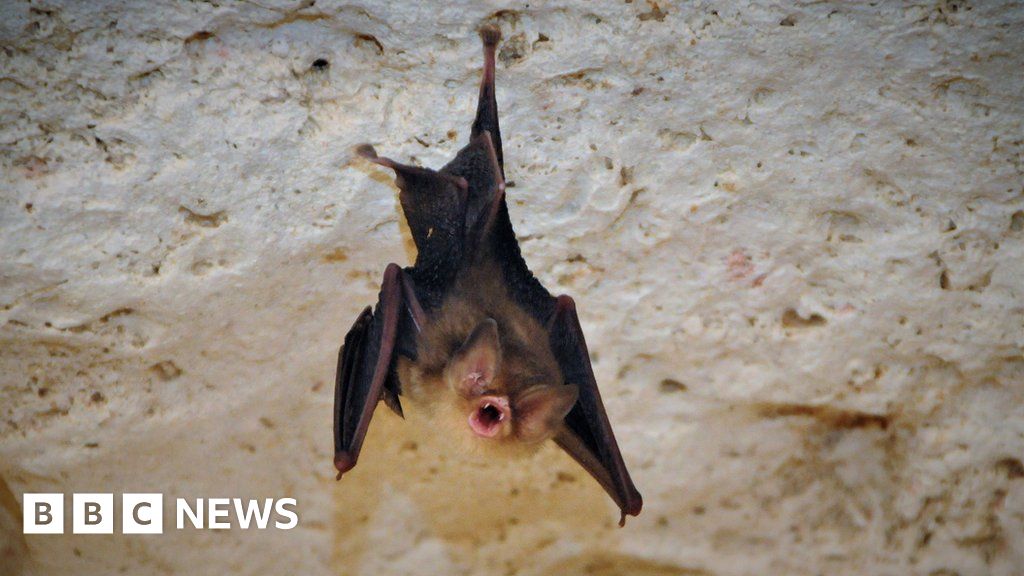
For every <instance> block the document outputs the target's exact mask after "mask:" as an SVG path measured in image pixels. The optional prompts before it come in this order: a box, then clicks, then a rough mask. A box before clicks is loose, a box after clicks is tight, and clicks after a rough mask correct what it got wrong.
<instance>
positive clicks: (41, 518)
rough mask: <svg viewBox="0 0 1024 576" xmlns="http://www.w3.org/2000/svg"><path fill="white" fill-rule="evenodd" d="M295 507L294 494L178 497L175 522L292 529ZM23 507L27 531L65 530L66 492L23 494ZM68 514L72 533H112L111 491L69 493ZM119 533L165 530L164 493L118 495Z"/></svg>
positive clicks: (208, 527) (179, 525)
mask: <svg viewBox="0 0 1024 576" xmlns="http://www.w3.org/2000/svg"><path fill="white" fill-rule="evenodd" d="M296 506H297V503H296V501H295V499H294V498H279V499H276V500H275V499H274V498H264V499H263V500H243V499H241V498H205V499H204V498H196V499H195V500H194V501H189V500H188V499H186V498H177V499H176V500H175V506H174V508H175V526H176V527H177V529H178V530H184V529H185V528H186V526H189V525H191V527H192V528H195V529H199V530H204V529H206V530H227V529H230V528H232V524H231V519H232V516H233V517H234V519H235V521H236V522H237V524H238V527H239V528H241V529H242V530H248V529H250V528H256V529H259V530H266V529H267V528H269V527H271V526H273V527H274V528H276V529H278V530H291V529H292V528H295V527H296V526H297V525H298V524H299V515H298V514H297V513H296V511H295V507H296ZM22 511H23V514H24V519H23V523H22V531H23V532H24V533H25V534H63V533H64V516H65V515H64V494H60V493H46V494H25V495H24V498H23V501H22ZM204 511H205V513H204ZM70 516H71V532H72V533H73V534H113V533H114V518H115V516H116V512H115V510H114V495H113V494H72V495H71V514H70ZM271 519H273V522H271ZM121 533H122V534H163V533H164V495H163V494H122V495H121Z"/></svg>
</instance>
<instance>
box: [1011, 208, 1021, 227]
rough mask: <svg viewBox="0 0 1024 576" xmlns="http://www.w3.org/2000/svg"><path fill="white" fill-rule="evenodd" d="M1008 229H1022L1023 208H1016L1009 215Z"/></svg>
mask: <svg viewBox="0 0 1024 576" xmlns="http://www.w3.org/2000/svg"><path fill="white" fill-rule="evenodd" d="M1010 230H1011V231H1013V232H1020V231H1021V230H1024V210H1017V211H1016V212H1014V213H1013V216H1010Z"/></svg>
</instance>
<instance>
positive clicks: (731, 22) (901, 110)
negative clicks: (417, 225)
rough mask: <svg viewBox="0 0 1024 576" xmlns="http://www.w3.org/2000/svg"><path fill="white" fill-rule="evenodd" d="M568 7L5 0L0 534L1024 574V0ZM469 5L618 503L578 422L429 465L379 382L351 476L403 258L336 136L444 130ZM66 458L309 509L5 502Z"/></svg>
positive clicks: (82, 481) (239, 561)
mask: <svg viewBox="0 0 1024 576" xmlns="http://www.w3.org/2000/svg"><path fill="white" fill-rule="evenodd" d="M563 4H564V6H563V7H557V8H556V7H554V6H552V5H547V4H545V3H543V2H531V3H530V4H524V3H521V2H520V3H499V2H487V3H478V2H471V1H469V0H463V1H458V2H444V3H438V4H435V5H426V4H423V5H421V4H420V3H416V4H415V5H414V4H413V3H408V4H404V3H393V2H380V3H375V2H362V3H359V2H354V3H337V2H329V1H326V0H320V1H318V2H316V4H315V5H313V2H311V1H310V2H305V3H298V2H276V1H274V0H261V1H260V2H247V3H242V4H233V3H221V4H219V5H218V4H207V3H178V4H170V3H164V4H154V3H148V2H145V3H144V2H130V1H129V2H118V1H111V2H105V3H86V2H68V3H59V2H38V3H33V4H28V3H24V2H15V1H13V0H12V1H7V2H4V3H3V4H2V8H0V41H2V44H3V52H2V53H0V61H2V74H0V98H2V103H0V138H2V141H3V151H2V166H3V169H2V176H0V177H2V196H0V223H2V226H0V254H2V259H0V304H2V308H0V342H2V343H0V362H2V370H0V477H2V482H0V504H2V514H0V536H2V538H3V540H2V548H3V549H4V552H3V556H0V559H2V562H3V567H4V570H0V572H3V573H5V574H6V573H14V574H18V573H20V572H22V571H23V570H24V571H25V572H26V573H39V574H59V573H74V574H108V573H113V572H116V571H124V572H126V573H131V574H157V573H172V572H182V573H190V574H224V573H239V574H249V573H266V574H337V573H340V574H402V573H408V572H410V571H413V570H415V571H417V572H418V573H422V574H452V573H456V574H458V573H473V572H477V571H480V570H484V569H486V570H488V571H489V572H491V573H504V574H550V573H588V574H615V573H629V574H641V575H643V574H717V575H727V574H820V573H830V574H862V573H872V574H935V575H938V574H943V575H949V574H961V575H968V574H979V575H980V574H1007V575H1009V574H1021V573H1022V572H1024V466H1022V464H1021V458H1022V454H1024V398H1022V396H1024V358H1022V345H1024V292H1022V291H1024V282H1022V280H1024V230H1022V228H1024V191H1022V175H1024V165H1022V152H1024V144H1022V138H1024V126H1022V118H1024V99H1022V96H1021V94H1022V93H1024V79H1022V78H1024V75H1022V74H1021V70H1022V68H1024V9H1022V8H1021V6H1020V5H1019V4H1018V3H1013V2H995V1H993V2H960V1H946V2H941V1H940V2H934V1H922V2H912V3H909V2H908V3H895V2H890V3H881V4H880V5H877V6H872V5H868V4H867V3H851V2H806V3H799V4H792V5H791V4H788V3H782V4H780V3H775V2H755V1H744V2H720V3H713V4H712V3H709V2H695V3H686V4H685V5H683V4H680V5H675V4H669V3H664V2H663V3H660V4H658V5H655V4H653V3H652V2H645V1H641V0H634V1H633V2H566V3H563ZM488 19H490V20H494V21H497V22H498V23H500V25H501V27H502V29H503V31H504V34H505V38H506V42H505V44H504V46H503V48H502V50H501V54H500V59H499V70H498V81H499V87H498V101H499V106H500V108H501V110H502V114H503V116H502V120H503V127H504V132H505V134H504V136H505V138H506V144H505V145H506V148H505V153H506V159H507V162H508V164H507V170H508V173H509V179H510V180H512V181H514V182H515V184H516V185H515V187H514V188H510V190H509V198H510V200H511V212H512V219H513V222H514V225H515V227H516V229H517V232H518V233H519V235H520V236H521V238H522V246H523V251H524V253H525V255H526V258H527V261H528V262H529V263H530V264H531V266H532V267H533V269H534V270H536V271H537V273H538V275H539V276H540V278H541V279H542V280H543V281H544V282H545V283H546V284H547V285H548V286H549V287H550V288H552V290H554V291H564V292H569V293H572V294H574V295H575V296H576V297H577V301H578V302H579V303H580V310H581V315H582V321H583V324H584V328H585V330H586V331H587V337H588V341H589V342H590V345H591V349H592V352H593V356H594V368H595V371H596V373H597V376H598V380H599V382H600V383H601V386H602V390H603V393H604V398H605V402H606V405H607V408H608V411H609V415H610V417H611V420H612V422H613V424H614V425H615V428H616V431H617V434H618V437H619V442H620V444H621V446H622V449H623V452H624V454H625V458H626V461H627V463H628V464H629V465H630V466H631V468H632V470H633V475H634V478H635V480H636V482H637V485H638V486H639V487H640V489H641V491H642V492H643V493H644V496H645V504H646V506H645V509H644V513H643V515H642V516H640V517H639V518H637V519H632V520H631V521H630V522H629V524H628V525H627V527H626V528H625V529H623V530H619V529H618V528H616V527H615V526H614V523H615V520H616V513H615V511H614V507H613V505H612V504H611V503H610V502H609V501H608V500H607V498H606V497H605V496H604V494H603V493H602V492H601V491H600V490H599V489H598V488H597V487H596V485H594V483H593V482H592V481H591V480H590V479H589V478H587V477H586V476H585V475H584V474H583V473H582V472H581V471H580V470H579V469H578V468H577V467H576V466H575V465H574V464H573V463H572V462H570V461H569V460H568V458H566V457H564V456H563V455H561V454H559V453H558V452H557V451H556V450H554V449H549V450H547V451H545V452H543V453H542V454H540V455H539V456H538V457H537V458H536V459H533V460H530V461H527V462H525V463H523V464H522V465H516V466H515V467H514V468H507V466H509V465H508V464H506V463H495V465H493V466H491V467H489V468H484V469H479V470H478V469H476V467H475V466H472V465H469V464H466V463H463V462H459V461H456V460H453V459H450V458H449V459H445V460H443V461H438V459H437V456H435V455H434V454H435V451H434V450H435V449H434V448H433V444H432V443H431V442H430V441H429V440H427V441H424V440H423V439H421V438H420V437H419V436H418V435H417V434H416V431H415V427H414V426H412V425H410V424H408V423H405V424H404V425H403V423H402V422H401V421H399V420H398V419H397V418H396V417H394V416H392V415H391V414H390V413H388V412H387V411H384V410H382V411H379V412H378V414H377V417H376V419H375V420H374V423H373V426H372V427H371V432H370V435H369V437H368V439H367V443H366V445H365V450H364V451H363V457H362V459H361V461H360V465H359V467H357V468H356V470H355V471H354V472H352V473H351V475H350V476H347V477H346V478H345V480H344V481H343V482H341V483H335V482H334V481H333V470H332V467H331V464H330V459H331V450H332V448H331V440H330V432H329V430H330V425H331V403H332V392H331V388H332V385H333V380H332V378H333V369H334V362H335V358H336V356H335V354H336V351H337V346H338V345H339V343H340V340H341V337H342V335H343V334H344V332H345V330H346V329H347V327H348V325H349V323H350V322H351V321H352V320H353V319H354V317H355V315H356V314H357V312H358V311H359V310H360V309H361V308H362V307H363V306H364V305H366V304H368V303H370V302H372V301H374V299H375V297H376V289H377V283H378V282H379V279H380V276H381V272H382V271H383V269H384V265H385V264H386V263H387V262H391V261H394V262H399V263H406V262H408V261H409V259H410V257H411V256H412V252H411V245H410V242H409V240H408V234H407V231H406V230H404V229H403V226H404V223H402V222H401V221H400V218H399V216H398V211H397V200H396V194H395V189H394V187H393V186H392V184H391V177H390V175H389V174H387V173H386V171H383V170H381V169H379V168H376V167H373V166H371V165H369V164H367V163H365V162H363V161H360V160H356V159H354V158H353V154H352V152H351V149H352V146H353V145H354V144H356V143H359V142H364V141H367V142H371V143H374V144H376V145H377V146H378V148H379V149H380V150H381V151H382V152H384V153H387V154H389V155H391V156H393V157H395V158H406V159H408V158H413V159H415V160H416V161H419V162H422V163H424V164H426V165H430V166H439V165H440V164H442V163H443V162H444V161H445V159H446V158H448V157H449V156H451V155H452V153H453V152H454V151H455V150H456V149H457V148H458V147H459V146H461V144H462V143H464V142H465V140H466V138H467V135H468V128H469V122H470V119H471V116H472V113H473V110H474V106H475V94H476V84H477V81H478V77H479V65H480V57H479V46H478V41H477V39H476V37H475V34H474V32H473V31H474V29H475V28H476V27H477V26H478V25H479V24H480V23H482V22H484V21H487V20H488ZM320 58H322V59H324V60H326V61H327V66H319V67H314V66H311V64H312V63H313V62H314V61H316V60H317V59H320ZM412 416H415V414H413V415H412ZM413 420H414V421H415V419H414V418H413ZM47 491H58V492H65V493H71V492H75V491H79V492H82V491H105V492H115V493H120V492H123V491H142V492H150V491H154V492H164V493H166V494H167V496H168V497H169V498H173V497H179V496H193V497H195V496H205V497H211V496H242V497H258V496H272V497H281V496H294V497H296V498H298V500H299V511H300V515H301V522H300V526H299V528H298V529H296V530H292V531H288V532H282V531H273V530H271V531H267V532H256V531H241V530H231V531H227V532H220V533H213V532H208V531H203V532H200V531H191V530H188V531H182V532H179V531H176V530H173V529H169V530H168V533H167V534H165V535H164V536H161V537H144V536H131V537H129V536H107V537H104V536H92V537H90V536H71V535H66V536H34V537H28V538H25V537H23V536H22V535H21V533H20V532H21V531H20V526H19V523H20V520H19V518H20V511H19V506H20V501H21V496H20V495H21V494H22V493H24V492H47ZM69 500H70V497H69ZM168 514H173V511H172V510H169V511H168Z"/></svg>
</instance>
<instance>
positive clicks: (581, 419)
mask: <svg viewBox="0 0 1024 576" xmlns="http://www.w3.org/2000/svg"><path fill="white" fill-rule="evenodd" d="M548 334H549V337H550V340H551V348H552V350H553V351H554V353H555V358H556V359H557V360H558V363H559V365H560V366H561V367H562V372H563V374H564V376H565V380H566V382H569V383H572V384H575V385H576V386H578V387H579V399H578V400H577V402H576V405H575V406H573V408H572V410H570V411H569V414H568V415H566V417H565V427H564V428H563V429H562V430H561V431H560V432H559V433H558V434H556V436H555V442H556V443H557V444H558V445H559V446H560V447H561V448H562V449H563V450H565V451H566V452H567V453H568V454H569V455H570V456H572V458H573V459H574V460H576V462H578V463H579V464H580V465H581V466H583V468H584V469H585V470H586V471H587V472H589V473H590V475H591V476H593V477H594V479H595V480H597V482H598V483H599V484H600V485H601V487H602V488H604V490H605V492H607V493H608V495H609V496H611V497H612V500H614V501H615V503H616V504H617V505H618V507H619V510H621V512H622V516H621V518H620V519H619V526H623V525H625V522H626V515H627V514H628V515H630V516H636V515H638V514H639V513H640V509H641V508H643V498H642V497H641V496H640V493H639V492H638V491H637V489H636V487H635V486H634V485H633V480H632V479H631V478H630V476H629V471H628V470H627V469H626V464H625V463H624V462H623V460H622V453H621V452H619V445H618V443H617V442H616V441H615V434H614V433H613V432H612V426H611V424H610V423H609V422H608V414H607V413H606V412H605V409H604V403H603V402H602V401H601V393H600V392H599V391H598V389H597V381H596V380H595V379H594V370H593V367H592V366H591V365H590V354H589V352H588V351H587V343H586V341H585V340H584V338H583V329H582V328H580V321H579V317H578V316H577V315H576V303H575V302H573V299H572V298H570V297H569V296H564V295H563V296H559V297H558V298H557V299H556V304H555V311H554V313H553V314H552V315H551V318H550V319H549V321H548Z"/></svg>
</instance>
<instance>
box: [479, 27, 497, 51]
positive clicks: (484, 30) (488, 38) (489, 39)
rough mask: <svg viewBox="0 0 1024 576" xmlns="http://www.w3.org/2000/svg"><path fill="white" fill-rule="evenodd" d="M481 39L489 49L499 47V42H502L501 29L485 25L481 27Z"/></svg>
mask: <svg viewBox="0 0 1024 576" xmlns="http://www.w3.org/2000/svg"><path fill="white" fill-rule="evenodd" d="M480 39H481V40H483V41H484V46H487V47H488V48H490V47H492V46H497V45H498V42H500V41H501V29H499V28H498V27H497V26H495V25H494V24H485V25H483V26H481V27H480Z"/></svg>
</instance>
